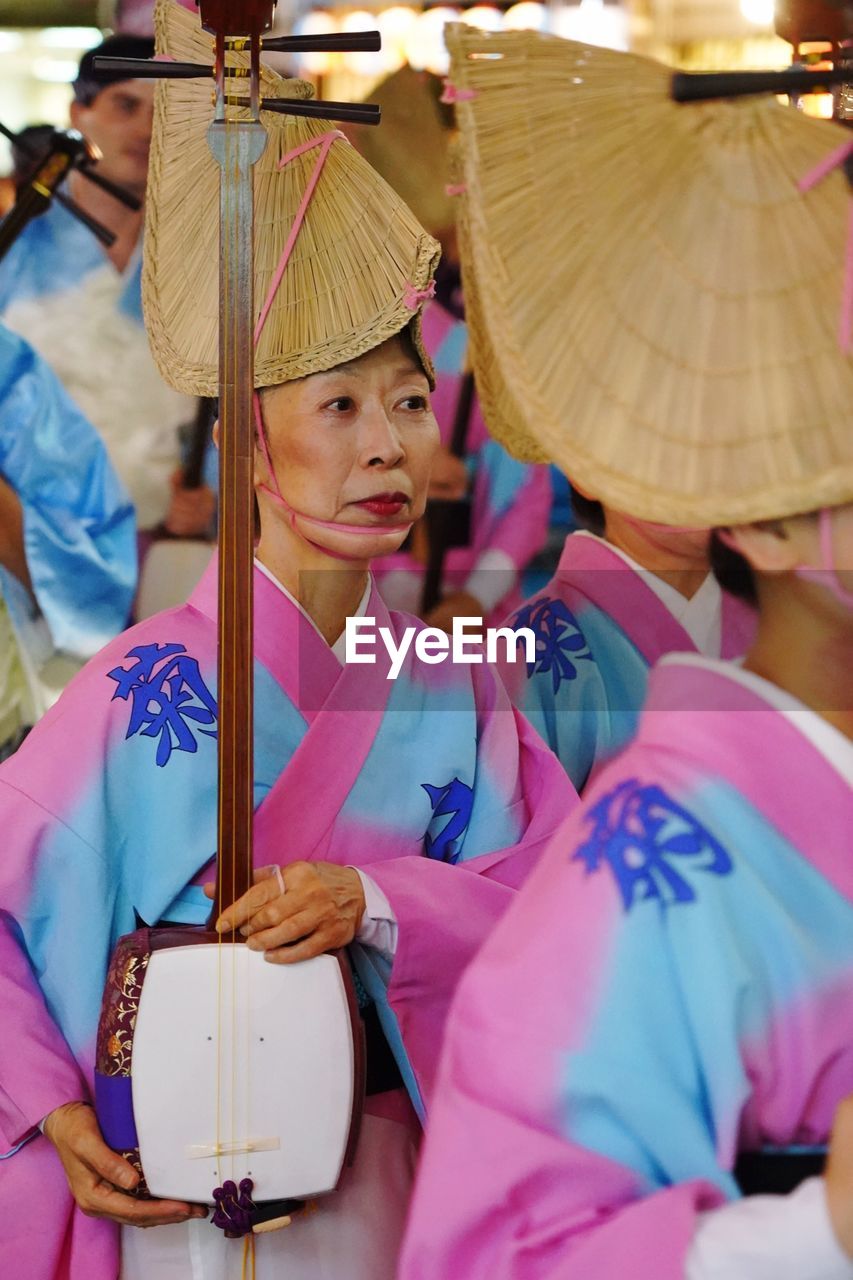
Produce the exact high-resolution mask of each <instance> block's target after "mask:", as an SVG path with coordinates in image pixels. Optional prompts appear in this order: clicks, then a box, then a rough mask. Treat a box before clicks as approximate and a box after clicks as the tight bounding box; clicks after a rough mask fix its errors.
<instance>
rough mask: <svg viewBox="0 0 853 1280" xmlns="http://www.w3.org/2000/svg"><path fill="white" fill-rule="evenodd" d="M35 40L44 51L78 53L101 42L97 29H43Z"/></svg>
mask: <svg viewBox="0 0 853 1280" xmlns="http://www.w3.org/2000/svg"><path fill="white" fill-rule="evenodd" d="M37 38H38V42H39V44H40V45H43V46H44V48H45V49H77V50H79V52H80V53H83V52H84V51H85V50H86V49H94V47H95V45H96V44H100V43H101V41H102V40H103V36H102V35H101V33H100V31H99V30H98V28H97V27H44V28H43V30H41V31H40V32H39V33H38V37H37Z"/></svg>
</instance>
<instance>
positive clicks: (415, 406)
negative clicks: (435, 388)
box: [403, 396, 429, 413]
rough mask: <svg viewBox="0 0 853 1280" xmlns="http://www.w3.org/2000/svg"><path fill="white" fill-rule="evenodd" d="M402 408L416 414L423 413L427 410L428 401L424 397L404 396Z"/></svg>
mask: <svg viewBox="0 0 853 1280" xmlns="http://www.w3.org/2000/svg"><path fill="white" fill-rule="evenodd" d="M403 408H404V409H409V410H410V411H413V412H416V413H423V412H424V410H426V409H428V408H429V400H428V399H427V398H426V396H406V399H405V400H404V401H403Z"/></svg>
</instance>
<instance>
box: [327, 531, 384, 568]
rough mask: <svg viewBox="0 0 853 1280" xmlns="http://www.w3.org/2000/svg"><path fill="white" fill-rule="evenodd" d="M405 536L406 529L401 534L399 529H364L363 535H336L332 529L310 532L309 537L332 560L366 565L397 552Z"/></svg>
mask: <svg viewBox="0 0 853 1280" xmlns="http://www.w3.org/2000/svg"><path fill="white" fill-rule="evenodd" d="M407 535H408V529H405V530H403V531H402V532H401V531H400V530H399V529H389V530H387V531H383V530H382V529H381V528H377V529H375V530H374V529H365V532H364V533H338V532H337V531H336V530H332V529H321V530H320V529H318V530H316V531H312V532H311V534H310V537H311V540H312V542H313V543H314V545H315V547H317V548H318V549H319V550H321V551H324V552H325V553H326V554H327V555H329V556H331V557H332V558H333V559H339V560H341V559H343V560H348V561H350V562H351V563H358V564H366V563H368V562H369V561H371V560H378V559H380V558H381V557H382V556H390V555H393V554H394V552H395V551H399V550H400V547H402V545H403V543H404V542H405V541H406V537H407Z"/></svg>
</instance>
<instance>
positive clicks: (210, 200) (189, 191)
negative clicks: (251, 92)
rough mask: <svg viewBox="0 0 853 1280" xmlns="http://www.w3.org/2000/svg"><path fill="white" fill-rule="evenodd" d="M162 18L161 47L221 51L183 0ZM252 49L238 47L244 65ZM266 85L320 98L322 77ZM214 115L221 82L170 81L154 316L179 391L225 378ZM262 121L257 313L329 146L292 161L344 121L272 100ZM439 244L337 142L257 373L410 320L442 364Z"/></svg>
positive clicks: (321, 362)
mask: <svg viewBox="0 0 853 1280" xmlns="http://www.w3.org/2000/svg"><path fill="white" fill-rule="evenodd" d="M155 27H156V37H157V49H158V53H161V54H165V55H167V56H169V57H171V58H174V59H176V60H178V61H186V62H201V63H204V62H207V63H210V62H211V61H212V56H213V55H212V47H213V42H212V39H211V37H210V36H209V35H208V34H207V33H206V32H204V31H202V29H201V27H200V24H199V19H198V17H197V16H194V15H193V14H190V13H189V12H187V11H186V10H185V9H183V8H180V7H179V6H178V5H176V4H175V3H173V0H159V2H158V5H157V10H156V15H155ZM247 61H248V60H247V57H246V55H234V64H235V65H244V66H245V65H247ZM262 93H263V95H264V96H267V97H289V98H308V97H311V96H312V95H313V90H312V88H311V86H310V85H308V84H306V83H304V82H303V81H299V80H282V79H281V78H280V77H279V76H277V75H275V74H274V73H273V72H271V71H269V70H265V71H264V73H263V85H262ZM247 115H248V113H247ZM211 118H212V110H211V84H210V81H205V80H200V81H194V80H165V81H161V82H160V84H159V85H158V87H157V96H156V104H155V116H154V137H153V141H152V150H151V166H150V175H149V190H148V213H147V218H146V228H145V259H144V274H143V300H144V304H145V319H146V325H147V327H148V332H149V336H150V339H151V345H152V349H153V352H154V356H155V359H156V361H157V364H158V365H159V368H160V372H161V373H162V375H163V377H164V378H165V379H166V381H167V382H169V383H170V384H171V385H172V386H173V387H176V388H177V389H178V390H179V391H183V392H186V393H188V394H191V395H208V396H209V395H216V394H217V393H218V388H219V381H218V379H219V375H218V368H219V336H218V334H219V331H218V326H219V179H220V169H219V166H218V165H217V163H216V161H215V160H214V159H213V156H212V155H211V153H210V150H209V147H208V143H207V130H208V126H209V124H210V121H211ZM262 120H263V123H264V125H265V127H266V129H267V132H268V136H269V141H268V143H267V147H266V150H265V152H264V154H263V156H262V158H261V160H260V161H259V162H258V164H257V165H256V167H255V315H256V317H257V316H258V315H259V314H260V312H261V309H262V307H263V305H264V301H265V299H266V297H267V294H268V292H269V289H270V285H271V282H272V280H273V277H274V274H275V272H276V268H277V266H278V264H279V261H280V258H281V254H282V250H283V248H284V246H285V243H286V241H287V237H288V232H289V231H290V227H291V223H292V221H293V218H294V215H295V214H296V212H297V209H298V207H299V204H300V201H301V200H302V197H303V194H304V192H305V190H306V187H307V185H308V182H309V180H310V178H311V175H312V173H313V171H314V168H315V165H316V163H317V157H318V154H319V153H318V150H317V149H316V148H314V149H312V150H309V151H307V152H305V153H303V154H302V155H300V156H298V157H296V158H295V159H293V160H291V161H289V162H288V163H287V164H286V165H285V167H284V168H283V169H281V170H279V169H278V164H279V161H280V160H281V158H282V157H283V156H284V155H286V154H287V153H288V152H290V151H291V150H293V149H294V148H295V147H298V146H300V145H301V144H303V143H305V142H306V141H309V140H311V139H313V138H317V137H320V136H322V135H323V134H325V133H327V132H328V131H329V130H330V129H331V128H333V127H334V126H332V125H331V124H329V123H328V122H325V121H318V120H308V119H301V118H298V117H295V116H281V115H276V114H274V113H272V112H262ZM379 127H380V128H381V127H382V126H381V125H380V126H379ZM438 255H439V247H438V245H437V244H436V243H435V241H434V240H432V239H431V238H430V236H428V235H427V234H426V232H425V231H424V229H423V228H422V227H421V226H420V225H419V224H418V222H417V220H416V218H415V217H414V215H413V214H412V213H411V211H410V210H409V209H408V208H407V207H406V205H405V204H404V203H403V202H402V200H401V199H400V198H399V196H397V195H396V193H395V192H393V191H392V190H391V188H390V187H389V186H387V184H386V183H385V182H384V181H383V180H382V178H380V177H379V175H378V174H377V173H375V172H374V170H373V169H371V168H370V166H369V165H368V164H367V163H366V161H365V160H363V159H362V157H361V156H360V155H359V154H358V152H357V151H356V150H355V149H354V148H353V147H351V146H350V144H349V143H348V142H346V141H344V140H338V141H336V142H335V143H334V144H333V145H332V146H331V148H330V150H329V153H328V156H327V159H326V162H325V166H324V168H323V170H322V173H321V175H320V178H319V181H318V183H317V187H316V189H315V192H314V195H313V197H312V199H311V202H310V204H309V206H308V210H307V213H306V216H305V221H304V223H303V225H302V228H301V230H300V232H299V235H298V237H297V239H296V243H295V246H294V249H293V252H292V254H291V257H290V260H289V262H288V265H287V269H286V271H285V273H284V277H283V279H282V281H281V284H280V286H279V288H278V291H277V293H276V295H275V299H274V301H273V304H272V307H271V309H270V311H269V315H268V317H267V320H266V323H265V326H264V329H263V332H262V334H261V338H260V341H259V343H258V346H257V349H256V354H255V385H256V386H258V387H267V386H275V385H277V384H279V383H282V382H288V381H290V380H291V379H294V378H301V377H305V376H306V375H308V374H311V373H318V372H320V371H321V370H324V369H332V368H334V367H335V366H336V365H338V364H341V363H343V362H344V361H347V360H353V359H356V358H357V357H358V356H360V355H363V354H364V353H365V352H367V351H370V350H372V349H373V348H374V347H376V346H378V345H379V344H380V343H382V342H384V341H386V340H387V339H388V338H390V337H393V336H394V334H397V333H400V332H401V330H403V329H404V328H406V326H407V325H410V326H411V332H412V337H413V340H414V343H415V346H416V348H417V350H418V354H419V356H420V358H421V360H422V361H423V363H424V367H425V369H426V370H427V373H428V374H429V375H430V376H431V375H432V366H431V365H430V363H429V358H428V356H427V354H426V352H425V350H424V348H423V344H422V341H421V336H420V315H419V309H418V307H419V304H418V302H417V300H416V299H417V296H418V295H423V293H424V291H425V290H426V289H427V287H428V285H429V282H430V280H431V278H432V274H433V272H434V270H435V266H436V264H437V261H438Z"/></svg>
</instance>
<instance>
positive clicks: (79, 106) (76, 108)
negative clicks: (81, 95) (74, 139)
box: [68, 98, 86, 133]
mask: <svg viewBox="0 0 853 1280" xmlns="http://www.w3.org/2000/svg"><path fill="white" fill-rule="evenodd" d="M85 111H86V108H85V107H84V106H83V103H82V102H78V101H77V99H76V98H75V99H74V101H73V102H72V103H71V110H70V111H69V113H68V117H69V119H70V121H71V128H72V129H76V130H77V132H78V133H85V129H84V128H83V124H82V121H83V116H84V114H85Z"/></svg>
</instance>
